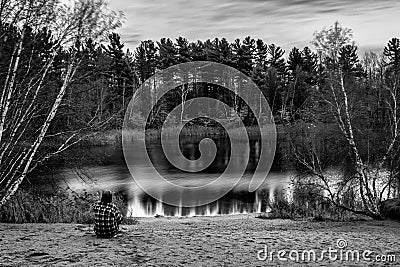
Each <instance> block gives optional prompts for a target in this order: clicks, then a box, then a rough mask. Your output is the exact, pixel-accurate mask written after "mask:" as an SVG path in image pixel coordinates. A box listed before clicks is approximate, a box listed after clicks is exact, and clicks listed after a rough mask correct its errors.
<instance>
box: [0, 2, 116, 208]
mask: <svg viewBox="0 0 400 267" xmlns="http://www.w3.org/2000/svg"><path fill="white" fill-rule="evenodd" d="M0 18H1V19H0V28H1V36H0V39H1V40H2V42H4V43H5V42H8V41H9V40H10V37H11V36H12V34H14V38H16V41H15V45H14V47H13V51H12V55H11V56H10V57H9V58H8V59H7V60H8V68H7V70H2V72H3V71H4V72H5V76H4V79H0V82H1V83H0V88H1V89H0V90H1V93H0V206H2V205H4V203H5V202H6V201H7V200H8V199H9V198H10V197H11V196H12V195H13V194H14V193H15V192H16V191H17V189H18V188H19V186H20V185H21V183H22V182H23V180H24V179H25V178H26V176H27V175H28V174H29V173H30V172H32V170H34V169H35V168H36V167H37V166H38V165H39V164H40V163H42V162H43V161H45V160H46V159H48V158H50V157H52V156H54V155H56V154H58V153H60V152H62V151H64V150H66V149H67V148H69V147H70V146H72V145H73V144H75V143H76V142H78V141H79V138H77V134H76V133H56V134H54V133H53V136H54V135H61V134H64V135H65V136H66V138H65V141H64V142H62V144H61V145H60V146H59V147H57V148H55V149H54V150H52V151H46V152H41V147H42V145H43V142H44V141H45V139H46V138H47V137H49V127H50V126H51V123H52V121H53V119H54V118H55V116H56V114H57V111H58V109H59V107H60V105H61V104H62V102H63V98H64V96H65V94H66V91H67V89H68V87H69V85H70V84H71V82H72V81H73V79H74V76H75V73H76V71H77V69H78V68H79V66H80V63H81V61H82V58H80V56H79V53H78V50H79V49H78V48H77V47H79V46H77V45H76V44H79V43H81V42H83V41H84V40H85V39H87V38H92V39H93V40H97V41H101V40H102V39H103V38H104V37H105V36H106V35H107V34H108V33H109V32H110V31H111V30H113V29H115V28H117V27H119V26H120V24H121V18H122V14H121V13H116V12H113V11H110V10H109V9H108V7H107V3H106V2H105V1H103V0H88V1H83V0H81V1H70V2H68V1H62V2H61V1H57V0H39V1H35V0H23V1H20V0H18V1H17V0H1V1H0ZM42 29H47V30H48V31H49V32H51V47H50V50H49V53H48V55H46V56H43V58H42V60H41V64H40V65H39V66H32V65H31V63H32V62H31V61H30V59H31V58H32V57H33V56H34V55H35V53H37V47H35V45H28V44H27V42H26V38H25V37H26V35H27V33H28V31H29V32H33V33H35V32H38V31H40V30H42ZM4 43H3V44H4ZM65 51H67V52H68V53H65ZM61 53H65V54H67V55H68V56H67V57H66V58H65V57H64V58H63V59H62V66H63V67H62V69H61V80H62V82H61V83H60V84H59V85H57V84H56V83H49V80H48V79H49V76H50V75H51V74H52V73H53V72H54V68H53V67H54V62H55V60H56V58H57V57H58V56H60V54H61ZM27 55H29V56H27ZM49 86H50V88H49ZM45 90H50V91H52V92H53V93H52V94H48V95H46V96H47V97H48V96H49V95H50V96H51V95H54V98H48V99H46V101H45V102H43V95H44V93H45Z"/></svg>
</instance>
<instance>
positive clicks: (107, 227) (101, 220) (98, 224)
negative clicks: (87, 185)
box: [93, 202, 122, 237]
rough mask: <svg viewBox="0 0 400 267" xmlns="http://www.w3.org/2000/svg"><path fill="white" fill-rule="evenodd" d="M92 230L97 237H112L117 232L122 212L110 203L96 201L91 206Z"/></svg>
mask: <svg viewBox="0 0 400 267" xmlns="http://www.w3.org/2000/svg"><path fill="white" fill-rule="evenodd" d="M93 211H94V213H95V214H94V221H95V222H94V231H95V233H96V235H97V236H99V237H113V236H114V235H116V234H117V233H118V230H119V224H120V223H121V221H122V214H121V213H120V211H119V210H118V208H117V207H116V206H115V205H114V204H112V203H103V202H98V203H96V204H95V205H94V206H93Z"/></svg>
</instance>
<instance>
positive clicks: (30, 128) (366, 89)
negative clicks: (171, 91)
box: [0, 0, 400, 218]
mask: <svg viewBox="0 0 400 267" xmlns="http://www.w3.org/2000/svg"><path fill="white" fill-rule="evenodd" d="M54 10H56V12H54ZM0 18H1V19H0V88H1V91H0V92H1V94H0V114H1V121H0V206H2V205H4V204H5V203H6V201H7V200H8V199H9V198H10V197H11V196H12V195H13V194H14V193H15V192H16V191H17V189H18V187H19V185H20V184H21V183H22V181H23V180H24V179H25V177H26V176H27V175H28V174H29V173H31V172H32V171H34V170H35V169H36V168H38V167H40V166H41V165H42V164H44V163H45V162H46V161H48V160H49V159H51V158H52V157H54V156H56V155H57V154H60V153H64V152H65V151H67V150H68V149H69V148H71V147H73V146H75V145H77V144H79V143H80V142H81V141H82V140H84V139H85V138H88V136H95V135H96V134H99V133H104V132H107V131H112V130H120V129H121V128H122V126H123V121H124V116H125V112H126V109H127V107H128V104H129V102H130V100H131V98H132V97H133V96H134V94H135V92H136V90H137V88H139V87H140V86H141V85H142V84H143V83H145V82H146V80H147V79H149V78H150V77H152V76H153V75H155V74H156V73H157V72H159V71H160V70H163V69H166V68H168V67H171V66H174V65H176V64H179V63H187V62H193V61H211V62H216V63H221V64H224V65H227V66H230V67H232V68H235V69H237V70H239V71H241V72H242V73H244V74H245V75H247V76H249V77H250V78H251V79H252V81H253V82H254V83H255V84H256V85H257V86H258V87H259V89H260V90H261V91H262V93H263V94H264V96H265V98H266V99H267V101H268V104H269V106H270V108H271V111H272V114H273V117H274V120H275V123H276V124H277V125H281V126H282V127H284V128H285V129H287V132H288V134H289V136H291V138H292V139H291V141H292V146H293V151H294V153H295V155H296V158H297V161H298V162H299V164H300V165H302V166H303V167H304V171H305V172H307V173H312V174H313V175H315V177H317V180H318V181H317V182H315V183H313V184H316V185H317V186H319V187H322V188H323V189H324V190H325V191H326V192H327V195H325V197H327V198H329V199H330V200H331V201H332V202H333V203H334V204H335V205H337V206H338V207H341V208H343V209H346V210H351V211H353V212H356V213H361V214H366V215H368V216H371V217H374V218H380V217H381V216H382V214H381V212H380V208H379V207H380V204H381V203H382V201H383V200H384V199H386V198H390V197H393V196H398V194H399V192H398V188H399V184H400V168H399V166H400V165H399V156H400V153H399V150H400V144H399V134H400V89H399V84H400V40H399V39H398V38H396V37H393V38H392V39H390V40H387V45H386V46H385V47H382V52H381V53H376V52H366V53H364V54H360V53H359V48H358V45H357V44H356V43H355V41H354V39H353V33H352V30H351V29H349V28H346V27H343V26H341V24H340V23H339V22H335V23H334V24H333V25H332V26H328V27H325V28H322V27H323V25H320V26H321V28H322V29H319V27H317V26H316V29H315V30H316V32H315V34H314V36H310V47H304V48H303V47H301V48H300V47H299V48H298V47H293V48H292V49H291V50H290V51H284V50H283V48H282V47H280V46H279V45H278V44H274V42H273V40H260V39H257V40H256V39H253V38H252V37H250V36H247V37H246V36H243V38H241V39H236V40H231V41H228V40H227V39H226V38H223V36H221V37H220V38H213V39H208V40H196V41H193V40H188V39H186V38H184V37H177V38H176V39H171V38H161V39H160V40H145V41H142V42H141V43H140V44H138V46H137V47H136V48H135V49H134V50H133V51H131V50H130V49H126V47H125V45H124V43H123V41H122V39H123V37H122V36H121V35H120V34H118V33H117V29H118V28H119V27H120V26H121V25H122V23H123V16H122V14H119V13H117V12H114V11H110V10H108V9H107V5H106V3H105V2H104V1H77V2H76V4H75V6H74V7H72V8H71V7H66V6H59V3H58V1H6V0H2V1H0ZM371 38H373V37H371ZM206 86H207V85H199V87H198V88H197V91H196V92H194V91H191V90H186V91H183V90H177V91H176V92H175V94H176V95H172V96H170V97H166V98H164V99H163V101H164V102H163V103H160V107H161V111H160V114H166V113H168V111H169V110H171V109H172V108H173V107H175V106H177V105H179V104H180V103H181V102H182V101H186V100H187V99H190V98H194V97H197V96H199V95H202V96H207V97H214V98H215V97H217V98H218V97H219V98H224V95H223V94H225V93H226V94H228V93H227V92H225V91H223V90H207V88H205V87H206ZM199 88H200V89H199ZM202 88H203V89H204V90H202ZM183 92H185V93H186V94H187V95H186V96H185V98H184V97H183V95H182V94H183ZM199 92H200V93H199ZM226 97H227V98H229V97H231V96H228V95H227V96H226ZM227 102H228V103H229V101H227ZM231 104H232V103H231ZM243 105H244V104H243V103H242V104H238V105H233V104H232V109H233V110H234V111H236V112H238V113H243V116H242V117H243V120H244V122H245V124H246V125H247V126H253V124H254V120H252V119H251V118H250V117H251V114H250V113H248V112H247V113H246V112H245V111H244V110H245V109H244V108H243ZM246 116H247V117H246ZM139 117H140V116H139V115H138V119H143V118H139ZM161 124H162V118H160V119H159V120H153V125H152V127H155V128H157V127H159V126H160V125H161ZM199 124H202V125H203V126H204V123H203V122H199ZM206 126H207V125H206ZM310 127H314V128H315V130H314V131H310V130H307V129H310ZM331 127H332V128H335V131H327V129H331ZM299 132H301V133H302V134H301V135H299ZM299 136H302V138H301V140H300V139H299ZM321 136H322V137H321ZM327 136H330V137H331V138H330V139H329V140H332V142H333V143H335V144H339V145H336V150H332V151H330V153H327V152H326V151H324V153H322V151H320V149H319V148H318V145H316V144H315V142H316V140H319V139H321V138H322V139H324V138H325V139H326V138H328V137H327ZM332 164H341V165H343V166H345V175H344V176H343V177H342V178H343V179H342V182H341V183H340V184H339V185H335V186H336V187H338V188H336V189H335V190H331V187H332V185H331V184H330V182H329V178H328V177H327V175H326V174H325V173H324V170H325V169H326V168H327V167H328V166H331V165H332ZM356 193H357V195H360V196H361V198H360V200H359V203H358V204H359V205H358V204H357V203H356V204H355V203H354V202H355V201H350V202H352V203H349V201H348V200H349V199H353V200H354V198H352V196H353V195H354V194H356Z"/></svg>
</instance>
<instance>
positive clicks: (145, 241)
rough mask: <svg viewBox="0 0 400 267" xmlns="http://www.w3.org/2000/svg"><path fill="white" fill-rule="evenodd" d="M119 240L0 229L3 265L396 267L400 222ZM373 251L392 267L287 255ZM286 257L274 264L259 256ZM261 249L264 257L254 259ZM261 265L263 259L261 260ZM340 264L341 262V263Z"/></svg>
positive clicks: (227, 227)
mask: <svg viewBox="0 0 400 267" xmlns="http://www.w3.org/2000/svg"><path fill="white" fill-rule="evenodd" d="M122 228H123V230H124V233H123V234H122V235H120V236H118V237H116V238H113V239H99V238H96V237H95V236H94V234H93V232H92V231H91V230H92V226H91V225H77V224H21V225H16V224H0V241H1V255H0V265H1V266H380V265H382V266H399V265H400V223H399V222H395V221H355V222H310V221H291V220H262V219H258V218H255V215H238V216H221V217H195V218H143V219H139V221H138V223H137V224H136V225H124V226H122ZM339 239H342V241H345V242H347V243H346V248H345V249H351V250H358V251H360V253H361V252H362V251H363V250H371V251H372V252H373V253H372V255H371V257H372V258H373V259H376V258H375V257H376V256H377V255H378V256H379V255H392V254H393V255H395V256H396V262H377V261H376V260H373V261H369V262H366V261H364V260H363V259H362V258H361V259H360V261H344V260H330V259H329V258H324V260H322V261H319V259H317V260H316V261H311V262H310V261H307V259H306V260H304V261H302V260H301V257H300V261H296V260H293V256H295V254H292V258H290V257H289V255H288V254H289V252H290V250H298V251H299V252H302V251H304V250H315V251H316V253H317V255H318V253H320V252H321V251H322V250H323V249H326V250H328V249H329V247H332V249H335V248H336V249H337V245H338V244H337V242H338V240H339ZM266 245H267V247H268V249H267V250H268V251H269V252H268V253H270V252H271V251H272V250H276V251H278V250H287V253H286V255H284V256H283V257H282V258H281V259H285V258H286V260H280V259H278V257H277V255H276V254H273V259H272V260H271V259H270V258H267V259H265V260H262V259H263V257H264V256H265V253H264V251H265V248H266ZM260 250H263V251H262V252H260ZM260 259H261V260H260ZM342 259H343V258H342Z"/></svg>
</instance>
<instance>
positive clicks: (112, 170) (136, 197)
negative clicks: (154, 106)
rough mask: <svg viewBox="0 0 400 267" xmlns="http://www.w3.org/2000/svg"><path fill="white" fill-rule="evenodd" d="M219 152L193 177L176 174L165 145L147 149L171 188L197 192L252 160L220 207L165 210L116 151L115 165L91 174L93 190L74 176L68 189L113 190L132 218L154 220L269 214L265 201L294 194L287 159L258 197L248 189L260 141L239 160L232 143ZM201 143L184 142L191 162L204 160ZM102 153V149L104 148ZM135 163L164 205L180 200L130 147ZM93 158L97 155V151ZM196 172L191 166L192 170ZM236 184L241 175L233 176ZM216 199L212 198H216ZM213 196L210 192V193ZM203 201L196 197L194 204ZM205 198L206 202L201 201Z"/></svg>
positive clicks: (246, 146) (222, 142)
mask: <svg viewBox="0 0 400 267" xmlns="http://www.w3.org/2000/svg"><path fill="white" fill-rule="evenodd" d="M214 141H215V144H216V147H217V152H216V157H215V158H214V160H213V161H212V163H211V164H210V165H209V166H208V167H207V168H206V169H205V170H204V171H201V172H198V173H188V172H184V171H180V170H178V169H176V168H175V167H174V166H173V165H171V164H170V163H169V161H168V160H167V159H166V157H165V155H164V153H163V150H162V147H161V144H160V143H159V142H157V141H153V142H151V143H148V144H147V148H148V154H149V157H150V158H151V161H152V163H153V164H154V166H155V167H156V169H157V171H158V172H159V173H160V174H162V175H163V176H164V177H166V179H168V180H169V181H170V182H172V183H174V184H177V185H180V186H184V187H193V186H199V185H204V184H207V183H210V182H212V181H214V180H216V178H218V176H219V175H220V174H221V173H222V172H223V171H224V169H225V168H226V166H227V165H228V163H229V160H234V162H236V163H237V165H240V164H244V163H243V160H244V159H245V158H247V157H249V162H248V164H247V166H246V172H245V173H244V175H243V176H242V179H241V180H240V181H239V183H238V184H237V185H236V186H235V188H234V189H233V190H231V191H230V192H229V193H228V194H226V195H225V196H224V197H223V198H221V199H219V200H218V201H214V202H212V203H210V204H208V205H204V206H200V207H193V208H186V207H182V206H178V207H174V206H170V205H166V204H163V203H161V202H159V201H157V200H155V199H154V198H152V197H150V196H149V195H147V194H146V193H144V192H143V191H142V190H141V188H140V187H139V186H138V185H137V184H136V183H135V182H134V180H133V179H132V177H131V174H130V173H129V171H128V168H127V166H126V165H125V161H124V160H123V157H121V154H122V151H121V150H112V152H111V153H112V155H111V158H112V162H111V164H109V165H107V166H99V167H92V168H89V171H90V173H91V176H92V177H93V178H94V180H93V182H92V183H91V184H87V183H83V182H82V181H81V179H79V177H77V175H76V174H75V172H74V171H72V170H64V176H66V177H68V179H67V181H68V185H69V186H70V187H71V188H73V189H74V190H83V189H85V190H88V191H96V190H113V191H122V192H124V193H126V194H127V196H128V198H129V211H128V215H129V216H137V217H151V216H155V215H161V216H201V215H206V216H212V215H219V214H242V213H255V212H257V213H260V212H265V211H267V209H268V206H267V205H266V203H268V201H267V202H265V201H264V202H263V201H262V200H263V199H269V200H271V199H272V198H273V196H274V195H276V194H278V193H279V194H284V195H286V194H289V193H290V192H289V190H290V189H289V188H288V184H289V181H290V177H291V173H290V172H287V171H282V169H281V166H280V164H281V159H280V157H279V155H278V157H277V158H276V159H275V161H274V164H273V166H272V169H271V172H270V174H269V175H268V177H267V179H266V180H265V182H264V183H263V184H262V186H261V187H260V188H259V189H258V190H257V191H256V192H253V193H249V192H248V187H249V184H250V181H251V178H252V172H254V170H255V168H256V167H257V162H258V158H259V153H260V141H259V140H257V139H253V140H249V143H243V144H242V145H241V146H240V147H239V149H238V150H237V151H239V152H237V153H236V154H232V153H231V149H230V145H229V140H227V139H215V140H214ZM198 144H199V140H190V139H183V140H181V142H180V147H181V151H182V154H183V155H184V156H185V157H186V158H187V159H197V158H199V156H200V151H199V147H198ZM98 149H102V148H98ZM130 149H131V150H132V155H133V156H134V157H135V158H134V161H133V162H134V166H133V167H134V168H135V172H136V173H139V174H141V175H143V176H147V178H146V181H148V183H149V184H151V186H152V187H153V188H154V189H155V190H156V192H157V193H158V197H159V198H160V199H164V198H167V197H170V196H173V197H175V198H178V199H179V197H180V195H179V194H180V192H179V190H172V191H171V190H170V188H163V187H161V186H160V185H159V184H157V183H156V182H155V181H154V179H152V177H151V176H149V175H148V174H149V173H151V172H150V170H149V169H148V167H146V165H145V164H143V162H144V160H143V158H141V155H135V144H132V146H131V147H130ZM93 153H96V152H95V151H93ZM189 167H190V166H189ZM231 175H232V179H234V178H235V173H232V174H231ZM212 188H213V189H212V190H216V191H218V190H223V189H225V188H226V184H224V183H222V182H221V183H216V184H215V185H214V186H213V187H212ZM210 193H211V192H210ZM205 194H207V192H205ZM197 197H199V196H193V201H196V198H197ZM201 197H204V196H201Z"/></svg>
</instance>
